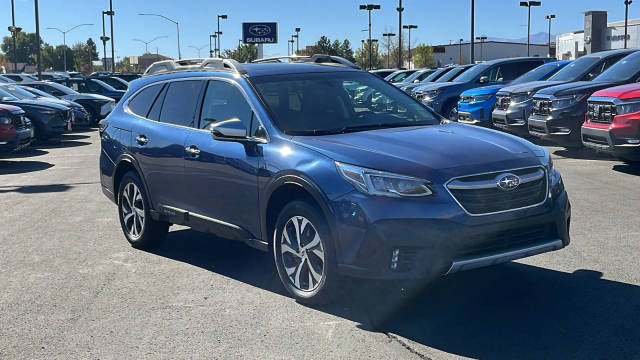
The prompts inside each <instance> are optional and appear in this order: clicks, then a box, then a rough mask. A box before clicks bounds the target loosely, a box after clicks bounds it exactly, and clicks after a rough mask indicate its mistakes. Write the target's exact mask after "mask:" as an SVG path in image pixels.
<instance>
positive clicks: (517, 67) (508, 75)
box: [498, 61, 543, 81]
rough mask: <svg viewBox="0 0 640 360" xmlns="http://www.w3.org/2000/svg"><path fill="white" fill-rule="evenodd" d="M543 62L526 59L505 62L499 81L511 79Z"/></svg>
mask: <svg viewBox="0 0 640 360" xmlns="http://www.w3.org/2000/svg"><path fill="white" fill-rule="evenodd" d="M542 64H543V62H542V61H524V62H514V63H507V64H503V65H501V66H500V72H501V74H500V75H501V77H500V78H498V81H511V80H513V79H515V78H517V77H518V76H520V75H522V74H524V73H526V72H527V71H529V70H531V69H534V68H537V67H538V66H540V65H542Z"/></svg>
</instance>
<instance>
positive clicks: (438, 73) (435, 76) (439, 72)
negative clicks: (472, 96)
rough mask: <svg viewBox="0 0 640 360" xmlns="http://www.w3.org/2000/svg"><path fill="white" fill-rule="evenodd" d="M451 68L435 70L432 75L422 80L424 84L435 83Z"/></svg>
mask: <svg viewBox="0 0 640 360" xmlns="http://www.w3.org/2000/svg"><path fill="white" fill-rule="evenodd" d="M450 70H451V68H442V69H438V70H436V71H435V72H434V73H433V74H431V75H429V76H427V78H426V79H424V82H431V81H436V80H438V79H439V78H440V77H441V76H443V75H444V74H446V73H447V71H450Z"/></svg>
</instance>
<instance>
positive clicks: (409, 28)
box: [402, 25, 418, 69]
mask: <svg viewBox="0 0 640 360" xmlns="http://www.w3.org/2000/svg"><path fill="white" fill-rule="evenodd" d="M402 28H403V29H407V30H409V69H412V68H413V64H412V63H411V29H417V28H418V25H402Z"/></svg>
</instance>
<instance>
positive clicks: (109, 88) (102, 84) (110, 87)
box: [90, 79, 117, 91]
mask: <svg viewBox="0 0 640 360" xmlns="http://www.w3.org/2000/svg"><path fill="white" fill-rule="evenodd" d="M90 81H94V82H96V83H97V84H99V85H100V86H102V87H103V88H105V89H107V90H109V91H117V90H116V89H115V88H114V87H113V86H111V85H109V84H107V83H105V82H104V81H101V80H98V79H91V80H90Z"/></svg>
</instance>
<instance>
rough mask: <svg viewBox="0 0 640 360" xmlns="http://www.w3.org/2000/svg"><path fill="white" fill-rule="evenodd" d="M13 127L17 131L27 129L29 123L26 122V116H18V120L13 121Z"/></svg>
mask: <svg viewBox="0 0 640 360" xmlns="http://www.w3.org/2000/svg"><path fill="white" fill-rule="evenodd" d="M13 126H14V127H15V128H16V129H17V130H23V129H25V128H26V127H27V123H26V122H25V120H24V116H22V115H20V116H16V118H15V119H14V121H13Z"/></svg>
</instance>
